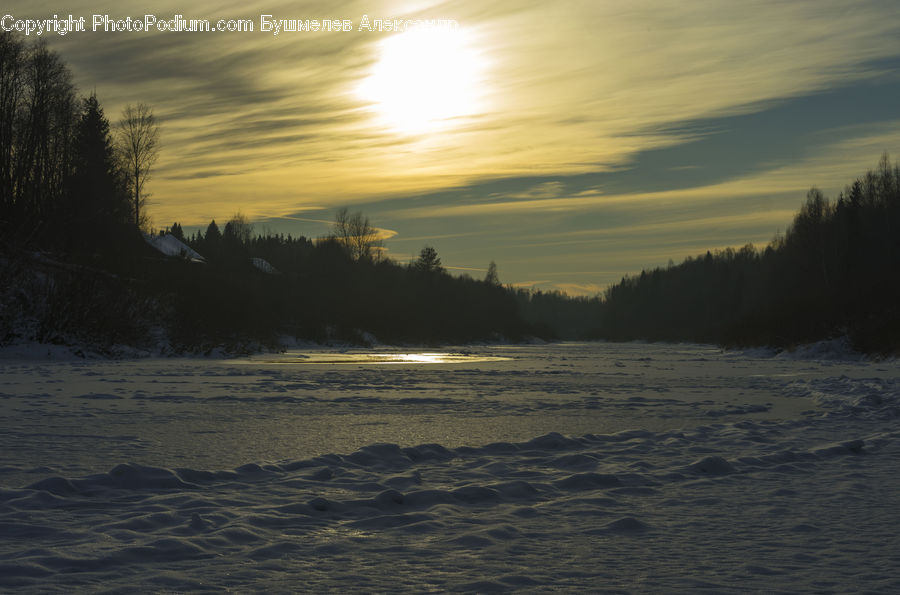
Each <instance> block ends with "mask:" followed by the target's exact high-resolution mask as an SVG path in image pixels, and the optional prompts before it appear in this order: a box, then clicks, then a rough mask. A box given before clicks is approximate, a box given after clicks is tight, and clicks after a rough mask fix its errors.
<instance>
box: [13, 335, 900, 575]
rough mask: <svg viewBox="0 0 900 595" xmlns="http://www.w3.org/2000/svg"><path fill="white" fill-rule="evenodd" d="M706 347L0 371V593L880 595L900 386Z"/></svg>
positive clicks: (882, 376)
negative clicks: (762, 594)
mask: <svg viewBox="0 0 900 595" xmlns="http://www.w3.org/2000/svg"><path fill="white" fill-rule="evenodd" d="M807 355H808V357H794V358H791V357H781V356H773V355H771V354H767V353H763V352H747V353H738V352H723V351H721V350H718V349H715V348H712V347H708V346H695V345H678V346H661V345H642V344H625V345H621V344H563V345H545V346H502V347H493V346H487V347H466V348H461V349H455V350H454V349H443V350H435V351H434V352H431V353H406V352H404V351H402V350H397V349H382V350H377V351H353V350H351V351H340V352H339V351H335V350H308V351H306V352H291V353H287V354H284V355H279V356H271V355H270V356H254V357H251V358H247V359H242V360H234V359H230V360H229V359H218V360H216V359H180V358H173V359H142V360H127V361H105V360H83V359H78V358H74V357H66V356H65V355H61V354H60V353H59V352H51V353H50V357H46V356H44V357H42V358H36V357H34V356H32V357H30V358H28V359H21V358H16V357H14V356H13V355H10V353H7V354H6V355H5V357H4V358H3V359H0V413H2V421H0V453H2V454H0V486H2V487H0V590H3V591H10V590H22V591H40V592H48V591H50V592H52V591H54V590H55V591H58V592H71V591H72V590H77V591H101V592H102V591H124V590H138V591H169V592H171V591H175V592H182V591H221V590H223V589H232V590H235V591H239V592H244V591H256V592H295V591H307V592H328V591H334V592H341V591H347V590H350V591H366V592H371V591H376V592H397V591H407V592H427V591H447V590H450V591H477V592H503V591H516V590H522V591H528V592H542V591H568V592H597V591H600V592H648V591H650V592H660V591H684V592H703V591H707V592H716V593H720V592H746V591H766V592H773V591H774V592H797V591H815V592H848V591H852V592H877V593H892V592H900V513H898V511H900V473H898V461H900V423H898V422H900V370H898V366H897V363H896V361H894V362H880V363H879V362H868V361H858V360H856V361H854V360H847V359H834V358H827V359H814V357H819V356H821V355H822V354H821V353H818V352H815V353H812V354H807Z"/></svg>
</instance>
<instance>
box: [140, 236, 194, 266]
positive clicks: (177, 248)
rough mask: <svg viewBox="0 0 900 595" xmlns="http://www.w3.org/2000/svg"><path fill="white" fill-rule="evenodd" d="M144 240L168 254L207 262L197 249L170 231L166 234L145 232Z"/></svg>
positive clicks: (192, 260)
mask: <svg viewBox="0 0 900 595" xmlns="http://www.w3.org/2000/svg"><path fill="white" fill-rule="evenodd" d="M144 240H145V241H146V242H147V243H148V244H150V245H151V246H153V247H154V248H155V249H156V250H157V251H159V252H161V253H163V254H165V255H166V256H178V257H182V258H187V259H188V260H190V261H191V262H206V259H205V258H203V257H202V256H200V255H199V254H198V253H197V252H196V250H194V249H193V248H191V247H190V246H188V245H187V244H185V243H184V242H182V241H181V240H179V239H178V238H176V237H175V236H173V235H172V234H170V233H167V234H164V235H157V234H144Z"/></svg>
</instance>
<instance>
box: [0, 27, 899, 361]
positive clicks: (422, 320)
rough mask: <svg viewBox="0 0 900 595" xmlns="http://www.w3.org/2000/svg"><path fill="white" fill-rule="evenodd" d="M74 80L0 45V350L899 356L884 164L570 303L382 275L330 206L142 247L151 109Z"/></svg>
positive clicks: (385, 271)
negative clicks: (849, 350) (711, 346)
mask: <svg viewBox="0 0 900 595" xmlns="http://www.w3.org/2000/svg"><path fill="white" fill-rule="evenodd" d="M71 78H72V77H71V74H70V72H69V70H68V68H67V67H66V66H65V64H64V63H63V62H62V60H61V59H60V58H59V56H58V55H57V54H56V53H54V52H51V51H49V50H48V49H47V48H46V46H45V45H44V44H42V43H35V44H27V43H25V42H24V41H22V39H21V38H20V37H17V36H16V35H14V34H11V33H0V344H6V343H11V342H17V341H40V342H47V343H64V344H70V345H80V346H85V347H89V348H91V349H94V350H100V351H113V350H115V349H116V348H117V346H129V347H136V348H146V349H148V350H156V349H158V348H159V346H161V345H166V346H168V347H169V348H170V349H171V350H172V351H175V352H197V351H208V350H211V349H215V348H223V349H225V350H230V351H235V350H246V349H259V348H260V347H270V348H277V347H278V346H279V345H280V344H281V342H282V340H283V339H284V338H285V337H294V338H300V339H309V340H314V341H320V342H325V341H346V342H351V343H357V344H365V343H368V342H370V341H372V340H378V341H381V342H386V343H398V344H399V343H415V344H433V343H467V342H473V341H496V340H507V341H518V340H523V339H527V338H529V337H540V338H544V339H582V340H585V339H606V340H616V341H625V340H649V341H697V342H707V343H717V344H721V345H726V346H770V347H785V348H789V347H792V346H795V345H798V344H801V343H806V342H811V341H817V340H823V339H829V338H834V337H839V336H848V337H849V338H850V339H851V341H852V342H853V345H854V346H855V347H856V348H857V349H859V350H861V351H864V352H868V353H876V354H888V353H898V351H900V168H898V166H897V165H894V166H892V165H891V163H890V161H889V160H888V158H887V155H885V156H884V157H883V158H882V160H881V162H880V163H879V165H878V166H877V168H876V169H875V170H873V171H870V172H868V173H867V174H866V175H864V176H863V177H861V178H859V179H858V180H856V181H855V182H854V183H852V184H851V185H850V186H848V187H847V188H846V189H845V190H844V191H843V192H842V193H841V194H840V195H839V196H838V197H837V199H836V200H829V199H827V198H825V197H824V196H823V195H822V193H821V192H819V191H818V190H816V189H815V188H814V189H812V190H811V191H810V192H809V194H808V196H807V198H806V202H805V203H804V204H803V205H802V207H801V209H800V211H799V213H798V214H797V215H796V217H795V219H794V221H793V223H792V224H791V225H790V227H789V228H788V230H787V231H786V232H785V233H784V235H783V236H780V237H777V238H776V239H775V240H773V241H772V242H771V243H770V244H769V245H768V246H767V247H766V248H765V249H763V250H758V249H756V248H754V247H753V246H752V245H747V246H745V247H744V248H741V249H740V250H737V251H735V250H733V249H730V248H729V249H725V250H720V251H716V252H707V253H706V254H705V255H702V256H698V257H695V258H688V259H687V260H685V261H684V262H682V263H681V264H678V265H674V264H673V265H670V266H668V267H666V268H658V269H654V270H650V271H643V272H641V274H640V275H635V276H629V277H625V278H624V279H622V281H621V282H619V283H618V284H616V285H613V286H611V287H610V288H608V289H607V290H606V292H605V293H604V294H603V295H598V296H595V297H592V298H572V297H569V296H566V295H565V294H562V293H560V292H542V291H536V290H524V289H514V288H512V287H504V286H503V285H502V284H501V283H500V280H499V277H498V274H497V267H496V265H494V263H491V266H490V267H489V269H488V273H487V275H486V276H485V277H484V278H483V279H472V278H471V277H468V276H462V277H456V276H452V275H450V274H449V273H447V271H446V270H445V269H444V267H443V266H442V263H441V259H440V257H439V255H438V253H437V252H436V251H435V250H434V248H433V247H430V246H425V247H423V249H422V251H421V253H420V254H419V257H418V258H417V259H415V260H414V261H412V262H409V263H398V262H396V261H394V260H391V259H390V258H388V257H386V251H385V250H384V248H383V246H382V245H381V243H380V241H379V240H378V234H377V230H375V229H374V228H373V227H372V226H371V225H370V224H369V221H368V219H367V218H366V217H365V216H364V215H363V214H362V213H350V212H349V211H347V210H346V209H341V210H339V211H338V212H337V214H336V216H335V220H334V225H333V226H332V230H331V233H330V234H328V236H327V237H323V238H318V239H316V240H311V239H308V238H304V237H291V236H285V235H281V234H271V233H264V234H257V233H255V232H254V230H253V226H252V225H251V224H250V223H249V222H248V221H247V220H246V219H245V218H244V217H243V216H241V215H239V214H237V215H235V216H233V217H232V218H231V219H229V220H228V221H226V222H225V223H224V225H223V226H222V227H221V228H220V227H219V225H218V224H216V223H215V221H213V222H210V224H209V225H208V226H205V230H201V231H197V232H195V233H193V234H191V235H186V234H185V233H184V231H183V228H182V226H181V225H180V224H178V223H174V224H172V225H171V227H170V228H168V229H166V230H164V231H162V232H152V233H147V232H148V224H147V216H146V215H147V214H146V209H145V208H144V206H143V203H144V200H145V199H146V196H147V193H146V191H145V189H144V182H145V181H146V180H147V179H148V178H149V173H150V169H151V167H152V164H153V160H154V158H155V146H156V139H157V137H156V134H157V132H158V130H157V128H156V124H155V120H154V119H153V116H152V110H150V109H149V108H148V107H147V106H145V105H143V104H138V105H137V106H129V107H128V108H126V110H125V111H124V112H123V115H122V119H121V120H120V121H119V122H117V123H116V124H115V126H113V125H111V124H110V122H109V120H108V119H107V117H106V116H105V114H104V112H103V108H102V106H101V105H100V102H99V100H98V98H97V97H96V96H95V95H90V96H88V97H82V98H79V97H78V95H77V93H76V90H75V87H74V85H73V84H72V82H71ZM129 134H131V136H129ZM129 141H130V142H129ZM138 141H140V142H138ZM142 143H143V144H142ZM142 229H143V231H142ZM168 236H171V241H170V240H168V239H167V238H168ZM161 239H164V240H166V241H167V242H168V245H169V246H170V247H171V246H175V247H182V248H178V250H176V251H175V252H174V253H173V252H171V251H170V252H169V256H165V255H164V254H162V253H161V252H160V251H158V250H157V249H155V248H153V247H152V246H151V244H155V243H157V240H161ZM201 255H202V258H200V257H199V256H201Z"/></svg>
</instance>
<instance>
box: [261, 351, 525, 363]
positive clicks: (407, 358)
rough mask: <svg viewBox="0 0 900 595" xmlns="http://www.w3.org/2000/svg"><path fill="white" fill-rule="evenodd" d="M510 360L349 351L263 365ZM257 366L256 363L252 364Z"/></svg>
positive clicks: (287, 357) (293, 356)
mask: <svg viewBox="0 0 900 595" xmlns="http://www.w3.org/2000/svg"><path fill="white" fill-rule="evenodd" d="M511 359H512V358H509V357H502V356H496V355H481V354H473V353H460V352H456V353H442V352H419V353H402V352H384V351H381V352H376V351H351V352H329V351H323V352H315V351H312V352H296V351H293V352H287V353H285V354H284V355H283V356H281V357H280V358H278V359H267V360H264V363H271V364H377V365H383V364H469V363H480V362H501V361H509V360H511ZM255 361H256V362H257V363H260V362H259V360H255Z"/></svg>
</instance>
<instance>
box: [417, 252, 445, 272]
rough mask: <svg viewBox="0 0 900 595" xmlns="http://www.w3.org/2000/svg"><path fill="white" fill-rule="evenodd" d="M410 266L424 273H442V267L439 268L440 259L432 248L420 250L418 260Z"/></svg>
mask: <svg viewBox="0 0 900 595" xmlns="http://www.w3.org/2000/svg"><path fill="white" fill-rule="evenodd" d="M412 266H413V268H414V269H416V270H418V271H422V272H424V273H442V272H443V271H444V267H443V266H441V258H440V257H439V256H438V253H437V250H435V249H434V248H433V247H432V246H425V247H424V248H422V251H421V252H419V258H417V259H416V260H415V261H414V262H413V263H412Z"/></svg>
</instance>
